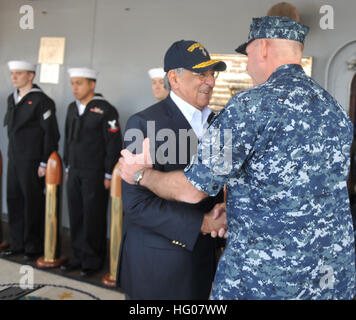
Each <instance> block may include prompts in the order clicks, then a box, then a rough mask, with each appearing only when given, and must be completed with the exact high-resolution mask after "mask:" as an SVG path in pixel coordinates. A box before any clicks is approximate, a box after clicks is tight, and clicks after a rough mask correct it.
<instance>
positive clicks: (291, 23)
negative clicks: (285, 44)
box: [235, 16, 309, 54]
mask: <svg viewBox="0 0 356 320" xmlns="http://www.w3.org/2000/svg"><path fill="white" fill-rule="evenodd" d="M308 31H309V27H307V26H305V25H302V24H300V23H298V22H296V21H295V20H292V19H290V18H287V17H277V16H266V17H261V18H253V19H252V22H251V25H250V33H249V35H248V40H247V42H245V43H244V44H242V45H240V46H239V47H238V48H237V49H236V50H235V51H236V52H238V53H242V54H246V47H247V45H248V44H249V43H250V42H251V41H253V40H255V39H287V40H295V41H299V42H301V43H304V39H305V36H306V35H307V33H308Z"/></svg>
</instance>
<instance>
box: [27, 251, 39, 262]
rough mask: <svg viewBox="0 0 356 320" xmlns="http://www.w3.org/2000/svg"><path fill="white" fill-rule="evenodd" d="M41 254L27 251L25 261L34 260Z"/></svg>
mask: <svg viewBox="0 0 356 320" xmlns="http://www.w3.org/2000/svg"><path fill="white" fill-rule="evenodd" d="M41 255H42V254H41V253H25V255H24V256H23V258H24V260H25V261H33V260H36V259H38V258H39V257H40V256H41Z"/></svg>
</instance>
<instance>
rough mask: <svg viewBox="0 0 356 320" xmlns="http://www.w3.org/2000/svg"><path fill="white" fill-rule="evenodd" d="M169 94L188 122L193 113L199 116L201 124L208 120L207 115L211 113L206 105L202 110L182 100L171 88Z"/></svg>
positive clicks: (191, 118)
mask: <svg viewBox="0 0 356 320" xmlns="http://www.w3.org/2000/svg"><path fill="white" fill-rule="evenodd" d="M170 96H171V99H172V100H173V102H174V103H175V104H176V105H177V107H178V108H179V110H180V111H181V112H182V113H183V115H184V117H185V118H186V119H187V121H188V122H189V123H191V122H192V120H193V117H194V115H200V116H201V124H202V125H204V123H205V122H206V121H207V120H208V117H209V115H210V113H211V110H210V108H209V107H208V106H205V107H204V108H203V110H199V109H197V108H195V107H194V106H192V105H191V104H190V103H188V102H186V101H185V100H183V99H182V98H181V97H178V96H177V95H176V94H175V93H174V92H173V91H172V90H171V92H170Z"/></svg>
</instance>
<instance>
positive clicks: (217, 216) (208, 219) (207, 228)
mask: <svg viewBox="0 0 356 320" xmlns="http://www.w3.org/2000/svg"><path fill="white" fill-rule="evenodd" d="M201 232H202V233H203V234H208V233H210V234H211V236H212V237H213V238H215V237H216V236H219V237H221V238H222V237H224V236H225V237H226V235H227V225H226V212H225V203H218V204H216V205H215V206H214V208H213V209H212V210H211V211H210V212H209V213H207V214H205V215H204V219H203V224H202V226H201Z"/></svg>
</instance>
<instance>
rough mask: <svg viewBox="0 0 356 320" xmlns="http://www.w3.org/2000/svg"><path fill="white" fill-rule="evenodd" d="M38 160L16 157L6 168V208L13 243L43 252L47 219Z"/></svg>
mask: <svg viewBox="0 0 356 320" xmlns="http://www.w3.org/2000/svg"><path fill="white" fill-rule="evenodd" d="M38 166H39V161H14V160H11V159H9V161H8V168H7V208H8V213H9V229H10V230H9V231H10V245H11V248H12V249H13V250H24V251H25V253H34V254H37V253H42V252H43V243H44V220H45V189H44V187H45V184H44V183H45V181H44V180H45V179H44V178H39V177H38Z"/></svg>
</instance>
